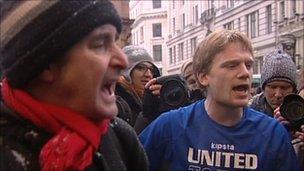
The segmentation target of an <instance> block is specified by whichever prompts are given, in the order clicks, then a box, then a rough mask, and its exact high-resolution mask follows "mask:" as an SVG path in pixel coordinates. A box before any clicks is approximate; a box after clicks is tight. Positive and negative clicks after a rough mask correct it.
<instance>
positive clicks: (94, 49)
mask: <svg viewBox="0 0 304 171" xmlns="http://www.w3.org/2000/svg"><path fill="white" fill-rule="evenodd" d="M3 5H4V6H5V5H6V4H5V3H3ZM20 13H21V14H20ZM1 17H2V18H1V25H0V27H1V30H2V31H1V36H0V38H1V50H0V52H1V53H0V56H1V60H0V64H1V73H2V74H3V75H2V76H1V116H0V120H1V122H0V128H1V135H0V140H1V141H0V148H1V151H0V169H1V170H303V169H304V125H303V124H302V125H297V127H296V128H294V127H291V125H292V124H294V123H293V122H294V121H291V120H289V118H286V117H285V115H284V114H285V113H282V111H283V110H282V108H281V106H282V104H283V103H284V99H285V101H286V98H285V97H287V96H289V95H290V94H294V95H295V94H299V96H296V97H297V98H298V99H300V100H299V101H300V102H301V101H303V98H304V97H303V96H304V95H303V94H304V69H302V70H301V72H300V79H298V78H297V68H296V66H295V63H294V62H293V61H292V59H291V57H290V56H289V55H288V54H287V53H285V52H284V51H283V50H281V49H277V50H275V51H273V52H269V53H268V54H267V55H266V56H264V64H263V68H262V72H261V84H260V88H261V92H260V93H258V94H256V95H255V96H253V97H252V96H251V94H250V92H251V91H250V90H251V85H252V75H253V63H254V53H253V47H252V44H251V42H250V39H249V38H248V37H247V36H246V35H245V34H243V33H241V32H239V31H232V30H225V29H219V30H215V31H214V32H212V33H211V34H209V35H208V36H207V37H205V38H204V40H202V42H200V44H199V45H198V48H197V49H196V52H195V54H194V56H193V59H191V60H189V61H187V62H185V63H184V64H183V66H182V67H181V74H180V76H181V79H182V81H183V82H185V83H186V89H187V90H189V92H195V93H199V94H200V95H201V96H200V98H199V99H195V101H191V104H187V105H186V106H180V107H178V108H176V109H173V110H169V111H167V112H164V113H161V114H156V113H157V112H156V111H157V110H159V106H157V105H154V106H153V105H152V106H151V104H159V103H160V102H159V99H160V97H161V95H162V94H161V89H162V84H160V83H159V82H157V78H159V77H160V76H161V73H160V70H159V69H158V67H157V66H156V65H155V64H154V63H153V59H152V57H151V55H150V53H149V52H148V51H147V50H146V49H145V48H143V47H140V46H135V45H128V46H125V47H122V48H121V47H119V46H118V45H117V44H116V41H117V39H118V38H119V35H120V33H121V31H122V21H121V18H120V16H119V15H118V13H117V11H116V9H115V7H114V5H113V4H112V3H111V2H110V0H94V1H82V0H79V1H78V0H75V1H65V0H61V1H45V2H40V3H39V2H38V1H37V2H35V1H20V2H18V4H17V5H15V6H13V7H11V8H10V9H9V12H8V13H6V14H5V15H4V16H1ZM196 90H199V91H196ZM147 92H149V93H150V95H149V96H148V95H147ZM303 105H304V104H303ZM303 105H302V107H303ZM299 111H302V112H303V109H300V110H299ZM301 117H302V122H303V119H304V114H303V113H302V116H301Z"/></svg>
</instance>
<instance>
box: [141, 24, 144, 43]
mask: <svg viewBox="0 0 304 171" xmlns="http://www.w3.org/2000/svg"><path fill="white" fill-rule="evenodd" d="M140 42H144V27H143V26H141V27H140Z"/></svg>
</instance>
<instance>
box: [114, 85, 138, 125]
mask: <svg viewBox="0 0 304 171" xmlns="http://www.w3.org/2000/svg"><path fill="white" fill-rule="evenodd" d="M115 94H116V95H117V96H118V97H117V100H116V104H117V106H118V109H119V110H118V117H120V118H122V119H124V120H125V121H127V122H128V123H129V124H130V125H131V126H132V127H133V126H134V125H135V122H136V120H137V117H138V115H139V114H140V112H142V100H141V99H140V98H139V97H138V95H136V94H134V93H133V92H131V91H129V90H127V89H126V88H125V87H123V86H122V85H121V84H119V83H117V84H116V89H115Z"/></svg>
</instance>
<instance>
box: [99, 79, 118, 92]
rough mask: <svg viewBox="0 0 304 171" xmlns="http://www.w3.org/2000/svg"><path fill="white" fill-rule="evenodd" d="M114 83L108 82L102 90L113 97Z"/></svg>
mask: <svg viewBox="0 0 304 171" xmlns="http://www.w3.org/2000/svg"><path fill="white" fill-rule="evenodd" d="M115 83H116V82H115V81H109V82H107V83H105V84H104V85H103V88H102V89H103V90H104V91H105V92H106V93H108V94H109V95H113V94H114V91H115Z"/></svg>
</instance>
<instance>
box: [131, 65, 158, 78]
mask: <svg viewBox="0 0 304 171" xmlns="http://www.w3.org/2000/svg"><path fill="white" fill-rule="evenodd" d="M135 69H137V70H139V71H141V72H143V73H146V72H147V71H148V69H149V70H150V71H151V73H152V74H153V76H155V75H156V74H157V69H156V68H155V67H154V66H147V65H146V64H138V65H136V66H135Z"/></svg>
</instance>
